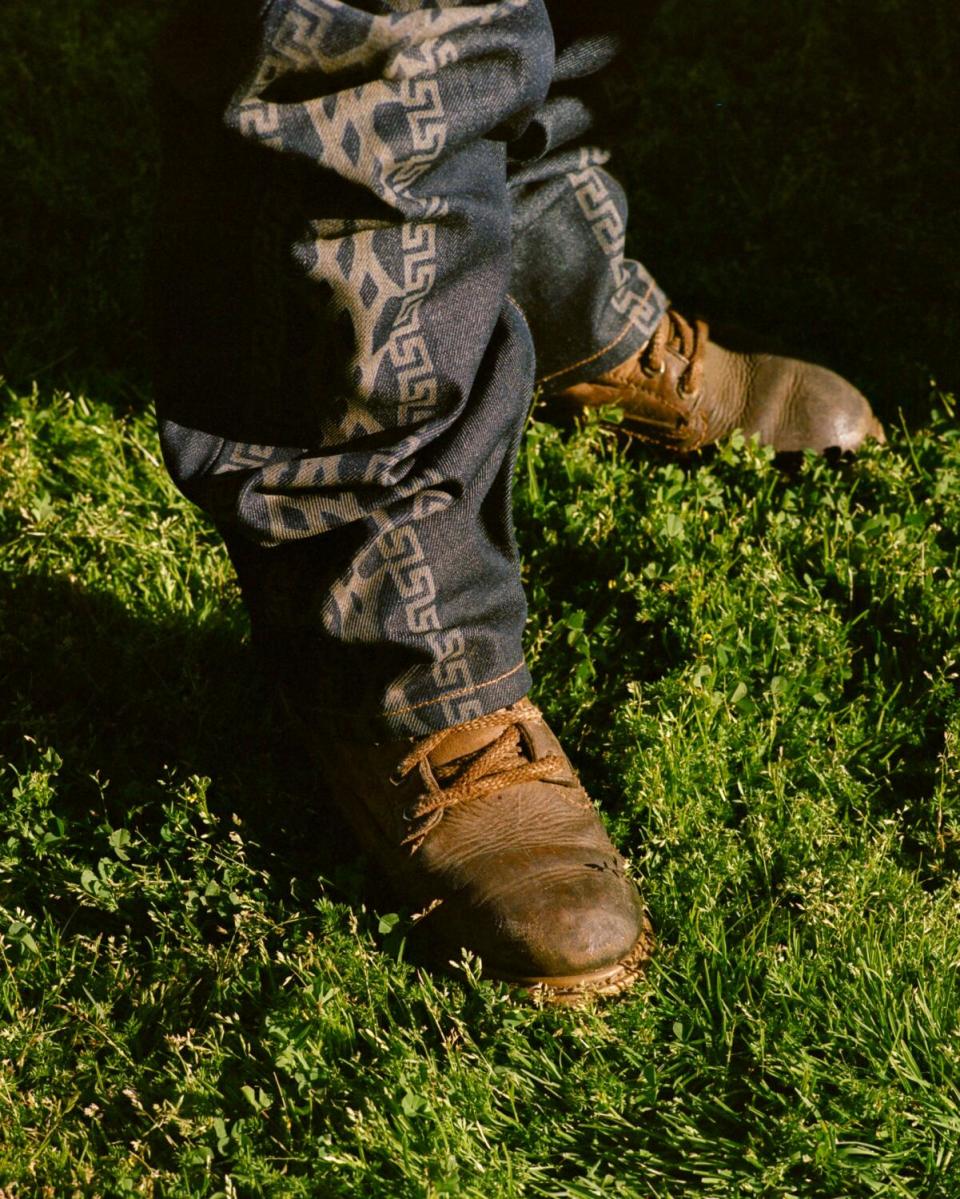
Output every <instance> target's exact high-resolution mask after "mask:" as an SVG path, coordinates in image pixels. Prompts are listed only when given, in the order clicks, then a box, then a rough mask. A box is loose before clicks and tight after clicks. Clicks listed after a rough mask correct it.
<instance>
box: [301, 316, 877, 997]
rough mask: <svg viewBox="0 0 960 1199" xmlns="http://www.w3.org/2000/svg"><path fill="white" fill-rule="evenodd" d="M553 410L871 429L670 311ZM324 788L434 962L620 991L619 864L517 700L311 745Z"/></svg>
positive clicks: (633, 912)
mask: <svg viewBox="0 0 960 1199" xmlns="http://www.w3.org/2000/svg"><path fill="white" fill-rule="evenodd" d="M546 403H547V406H548V408H549V409H551V410H552V411H554V412H555V413H560V412H563V413H566V414H571V413H582V412H583V411H585V410H587V409H589V408H594V407H601V406H607V405H612V406H615V407H618V408H620V409H621V411H622V424H620V425H619V426H618V427H619V428H620V429H621V431H622V432H624V433H626V434H628V435H630V436H633V437H636V438H638V439H641V440H643V441H645V442H649V443H652V444H655V445H657V446H660V447H662V448H665V449H667V450H670V451H674V452H676V453H677V454H688V453H690V452H692V451H694V450H697V449H699V448H700V447H702V446H705V445H707V444H709V443H711V442H714V441H716V440H718V439H719V438H722V437H724V436H726V435H727V434H728V433H730V432H731V431H732V430H733V429H735V428H741V429H742V430H743V431H744V433H745V434H747V435H748V436H750V435H753V434H756V435H758V436H759V438H760V440H761V441H762V442H763V443H765V444H768V445H771V446H773V447H774V449H776V450H778V451H798V450H803V449H813V450H816V451H822V450H825V449H828V448H830V447H838V448H839V449H840V450H843V451H848V452H849V451H855V450H857V449H858V448H859V446H860V445H861V444H862V443H863V442H864V441H865V440H867V439H870V438H873V439H875V440H878V441H883V440H884V435H883V430H882V428H881V426H880V424H879V422H878V421H877V420H876V418H875V417H874V415H873V412H872V411H871V408H870V405H869V404H868V402H867V401H866V399H864V397H863V396H862V395H861V394H860V393H859V392H858V391H857V390H856V389H855V388H853V387H852V386H851V385H850V384H849V383H847V382H845V381H844V380H843V379H841V378H840V377H839V376H837V375H835V374H833V373H832V372H830V371H827V370H824V369H823V368H821V367H818V366H812V365H809V364H807V363H802V362H798V361H795V360H793V359H787V358H780V357H775V356H770V355H759V354H737V353H731V352H730V351H727V350H725V349H722V348H721V347H720V346H718V345H716V344H715V343H714V342H712V341H710V339H709V336H708V330H707V327H706V325H705V324H703V323H702V322H700V321H697V322H694V323H690V322H688V321H686V320H685V319H684V318H683V317H682V316H680V315H679V314H678V313H676V312H674V311H672V310H671V311H669V312H668V313H667V315H666V316H665V317H664V318H663V321H662V322H661V324H660V325H659V327H658V329H657V331H656V333H655V335H654V337H653V338H652V339H651V341H650V342H648V344H647V345H646V346H645V347H644V348H643V349H642V350H640V351H638V352H637V353H636V354H634V355H633V356H632V357H631V358H629V359H628V360H627V361H626V362H624V363H622V364H621V365H619V366H618V367H616V368H615V369H614V370H611V371H609V372H608V373H606V374H603V375H601V376H600V377H599V378H596V379H594V380H592V381H590V382H588V383H582V384H579V385H577V386H575V387H571V388H569V389H568V390H565V391H562V392H560V393H558V394H555V395H552V396H549V397H547V399H546ZM311 748H313V749H314V750H315V751H316V752H317V754H318V757H319V760H320V766H321V768H322V771H323V774H324V778H325V782H326V784H327V786H328V788H329V791H330V794H331V797H332V798H333V799H334V800H335V801H336V803H337V804H338V806H339V807H340V808H341V810H342V812H343V815H344V817H345V818H346V819H347V820H348V821H349V823H350V824H351V825H352V826H353V828H354V831H355V832H356V833H357V835H358V837H359V840H360V842H361V844H362V845H363V846H364V847H365V849H366V850H367V852H368V853H369V854H370V855H371V856H372V857H373V859H374V861H375V862H376V864H377V866H378V867H379V868H380V869H381V870H383V871H384V872H385V873H386V875H387V877H388V878H389V879H390V881H391V882H392V884H393V886H394V887H395V889H396V891H397V894H398V896H399V897H400V898H401V900H402V901H403V902H404V903H405V904H407V905H409V906H411V907H412V908H415V909H418V910H419V915H418V917H417V918H416V921H415V926H414V936H415V937H416V938H417V940H418V941H420V942H421V943H422V946H423V947H424V948H425V949H426V950H427V951H428V952H429V954H430V955H431V956H432V957H433V958H435V959H436V960H437V961H438V962H440V963H443V962H445V961H449V960H450V959H455V958H458V957H459V956H460V951H461V950H462V949H468V950H470V951H472V952H474V953H476V954H478V955H479V956H480V958H481V960H482V963H483V970H484V973H485V974H486V975H487V976H489V977H493V978H498V979H504V980H507V981H510V982H512V983H516V984H518V985H520V986H522V987H524V988H527V989H529V990H531V991H533V992H536V993H538V994H539V995H540V997H541V998H542V999H543V1000H545V1001H547V1002H556V1003H577V1002H582V1001H583V1000H584V999H585V998H587V997H589V996H591V995H612V994H616V993H617V992H619V991H622V990H623V989H624V988H626V987H627V986H629V985H630V983H631V982H632V981H633V980H634V979H635V978H636V977H637V976H638V974H639V973H640V972H641V971H642V970H643V968H644V965H645V964H646V962H647V961H648V960H649V958H650V954H651V952H652V949H653V943H654V941H653V934H652V930H651V927H650V923H649V921H648V919H647V916H646V914H645V911H644V907H643V904H642V902H641V899H640V895H639V893H638V891H637V888H636V886H635V884H634V882H633V881H632V880H631V878H630V877H629V875H628V873H627V868H626V863H625V862H624V860H623V858H622V857H621V856H620V854H619V853H618V852H617V850H616V849H615V848H614V846H613V845H612V844H611V842H610V840H609V838H608V837H607V834H606V832H605V830H604V827H603V825H602V823H601V822H600V819H599V817H598V815H597V813H596V811H595V809H594V807H593V805H592V803H591V801H590V798H589V797H588V795H587V794H586V792H585V791H584V790H583V788H582V787H581V785H580V783H579V781H578V779H577V775H576V773H575V772H574V770H573V768H572V766H571V765H570V762H569V760H568V759H567V757H566V755H565V754H564V752H563V750H562V749H561V747H560V745H559V744H558V742H557V740H556V738H555V737H554V736H553V734H552V733H551V731H550V729H549V728H548V727H547V725H546V724H545V723H544V720H543V717H542V716H541V714H540V712H539V711H538V710H537V708H536V707H535V706H534V705H533V704H532V703H530V702H529V701H528V700H521V701H520V702H519V703H516V704H514V705H512V706H511V707H509V708H504V709H501V710H500V711H498V712H494V713H492V714H490V715H486V716H482V717H479V718H478V719H474V720H470V721H467V722H466V723H463V724H460V725H458V726H456V727H454V728H450V729H446V730H443V731H442V732H438V733H435V734H433V735H431V736H429V737H426V738H425V739H423V740H421V741H419V742H417V741H403V742H387V743H384V744H378V745H368V744H364V745H355V744H350V743H347V742H339V743H337V744H333V745H327V746H325V747H323V748H322V749H319V750H317V749H316V746H312V747H311Z"/></svg>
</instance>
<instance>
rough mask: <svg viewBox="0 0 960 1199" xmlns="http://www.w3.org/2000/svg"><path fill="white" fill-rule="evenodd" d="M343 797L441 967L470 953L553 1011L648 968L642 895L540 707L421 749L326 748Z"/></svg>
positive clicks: (400, 745) (523, 708)
mask: <svg viewBox="0 0 960 1199" xmlns="http://www.w3.org/2000/svg"><path fill="white" fill-rule="evenodd" d="M321 764H322V766H323V770H324V774H325V777H326V780H327V782H328V784H329V786H330V790H331V794H332V797H333V798H334V799H335V800H336V802H337V804H338V805H339V807H340V809H341V810H342V812H343V814H344V815H345V816H346V818H347V819H348V820H349V821H350V823H351V825H352V826H353V828H354V830H355V831H356V833H357V835H358V837H359V839H360V841H361V843H362V844H363V845H364V847H365V848H366V849H367V851H368V852H369V853H370V854H371V855H372V856H373V858H374V859H375V861H376V863H377V865H378V866H379V867H380V868H381V869H382V870H384V871H385V872H386V873H387V875H388V876H389V878H390V880H391V881H392V883H393V885H394V887H395V888H396V890H397V892H398V895H399V896H400V898H401V899H402V900H403V901H404V902H405V903H406V904H409V905H410V906H412V907H417V908H421V909H422V913H421V915H420V916H419V917H417V919H416V923H415V927H414V932H413V936H412V938H411V939H412V940H413V941H414V942H415V947H416V948H417V949H418V950H420V951H421V952H425V953H426V954H428V955H429V957H430V958H431V959H433V960H436V961H437V962H439V963H444V962H447V961H450V960H451V959H454V960H456V959H458V958H459V956H460V951H461V949H464V948H465V949H468V950H472V951H473V952H474V953H476V954H478V955H479V956H480V958H481V961H482V964H483V973H484V975H486V976H488V977H490V978H498V979H504V980H506V981H508V982H511V983H516V984H519V985H521V986H523V987H525V988H528V989H529V990H531V991H533V992H534V993H536V995H537V996H539V997H540V998H541V999H543V1000H544V1001H546V1002H553V1003H576V1002H579V1001H582V1000H583V999H585V998H587V997H589V996H592V995H612V994H616V993H617V992H619V991H622V990H623V989H624V988H625V987H627V986H629V985H630V983H631V982H633V981H634V979H635V978H636V977H637V975H638V974H639V973H640V972H641V971H642V969H643V967H644V965H645V964H646V962H647V961H648V960H649V957H650V954H651V951H652V947H653V936H652V933H651V930H650V925H649V923H648V921H647V918H646V916H645V914H644V910H643V906H642V904H641V901H640V896H639V894H638V893H637V889H636V887H635V886H634V884H633V882H632V881H631V880H630V878H629V877H628V876H627V873H626V863H625V862H624V860H623V858H621V856H620V855H619V854H618V853H617V851H616V850H615V849H614V847H613V845H612V844H611V843H610V839H609V838H608V837H607V834H606V832H605V831H604V828H603V825H602V824H601V823H600V819H599V817H598V815H597V813H596V811H595V809H594V807H593V805H592V803H591V802H590V799H589V797H588V796H587V794H586V792H585V791H584V790H583V788H582V787H581V786H580V783H579V781H578V780H577V776H576V775H575V774H574V771H573V768H572V767H571V765H570V763H569V761H568V760H567V758H566V756H565V755H564V753H563V750H562V749H561V748H560V745H559V744H558V742H557V740H556V738H555V737H554V736H553V734H552V733H551V732H550V730H549V728H548V727H547V725H546V724H545V723H544V720H543V717H542V716H541V714H540V712H539V711H538V710H537V708H535V707H534V705H533V704H532V703H530V702H529V700H521V701H520V702H519V703H516V704H514V705H513V706H512V707H509V708H503V709H501V710H500V711H499V712H494V713H493V714H492V715H489V716H482V717H479V718H478V719H476V720H469V721H467V722H466V723H465V724H460V725H457V726H456V727H455V728H451V729H446V730H444V731H443V732H439V733H435V734H433V735H432V736H429V737H426V738H425V739H424V740H422V741H420V742H414V741H404V742H388V743H386V744H381V745H372V746H371V745H364V746H357V745H350V744H348V743H342V742H341V743H339V744H336V745H330V746H329V747H327V748H325V749H323V750H322V751H321Z"/></svg>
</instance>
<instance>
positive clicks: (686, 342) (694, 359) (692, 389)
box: [639, 308, 709, 400]
mask: <svg viewBox="0 0 960 1199" xmlns="http://www.w3.org/2000/svg"><path fill="white" fill-rule="evenodd" d="M708 333H709V330H708V326H707V323H706V321H701V320H695V321H693V323H692V324H691V322H690V321H688V320H687V319H686V318H685V317H683V316H681V315H680V313H679V312H677V310H676V309H675V308H668V309H667V311H666V313H665V314H664V317H663V320H662V321H661V322H660V324H659V325H657V328H656V330H655V332H654V334H653V336H652V337H651V338H650V340H649V341H648V342H647V344H646V345H645V346H644V348H643V349H642V350H641V351H640V356H639V362H640V369H641V370H642V371H643V372H644V374H646V375H649V376H650V377H651V378H653V377H654V376H656V375H660V374H662V373H663V371H664V369H665V355H666V352H667V350H674V351H675V352H676V353H677V354H679V355H680V357H681V358H685V359H686V360H687V365H686V367H685V368H684V370H683V373H682V374H681V375H680V378H679V380H678V387H679V388H680V392H681V394H682V395H683V396H684V398H686V399H690V400H693V399H696V397H697V396H698V395H699V394H700V388H701V386H702V384H703V355H704V351H705V350H706V348H707V337H708Z"/></svg>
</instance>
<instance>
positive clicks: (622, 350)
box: [536, 288, 669, 392]
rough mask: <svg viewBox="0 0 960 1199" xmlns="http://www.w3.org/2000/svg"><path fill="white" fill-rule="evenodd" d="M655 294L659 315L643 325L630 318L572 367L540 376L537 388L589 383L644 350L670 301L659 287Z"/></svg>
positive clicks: (554, 389) (564, 367) (557, 388)
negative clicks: (609, 338)
mask: <svg viewBox="0 0 960 1199" xmlns="http://www.w3.org/2000/svg"><path fill="white" fill-rule="evenodd" d="M652 294H653V296H654V297H655V298H656V299H657V300H658V301H659V304H658V307H657V311H656V316H655V318H654V319H652V320H651V321H650V322H649V323H648V324H644V325H642V326H639V325H637V324H635V323H634V322H633V321H628V322H627V323H626V324H625V325H624V326H623V328H622V329H621V330H620V332H619V333H618V334H617V335H616V337H614V338H613V339H612V340H611V341H608V342H607V343H606V345H604V346H601V347H600V348H599V349H597V350H595V351H594V352H593V353H591V354H588V355H586V356H585V357H583V358H581V359H579V360H578V361H577V362H572V363H570V365H569V366H563V367H561V368H560V369H559V370H555V371H551V372H550V373H549V374H547V375H542V376H541V377H540V378H538V379H537V382H536V385H537V387H539V388H541V389H542V390H543V391H546V392H552V391H562V390H564V389H565V388H567V387H575V386H576V385H577V384H578V383H589V382H590V381H591V380H593V379H596V378H598V377H599V376H600V375H603V374H606V372H607V371H612V370H613V369H614V368H615V367H618V366H620V365H622V364H623V363H624V362H626V361H627V359H628V358H630V357H632V356H633V355H634V354H635V353H637V351H638V350H642V349H643V347H644V346H645V345H646V344H647V342H648V341H649V340H650V338H651V337H652V336H653V334H654V332H655V331H656V328H657V325H659V324H660V321H661V320H662V319H663V316H664V313H665V312H666V311H667V307H668V304H669V301H668V300H667V298H666V296H665V295H664V294H663V293H662V292H661V291H660V290H659V288H656V289H654V290H653V292H652Z"/></svg>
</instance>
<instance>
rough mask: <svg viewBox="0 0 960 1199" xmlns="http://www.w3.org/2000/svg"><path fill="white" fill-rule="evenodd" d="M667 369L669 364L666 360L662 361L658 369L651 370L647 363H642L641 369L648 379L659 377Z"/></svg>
mask: <svg viewBox="0 0 960 1199" xmlns="http://www.w3.org/2000/svg"><path fill="white" fill-rule="evenodd" d="M666 369H667V364H666V363H665V362H661V363H660V365H659V366H658V367H657V369H656V370H651V369H650V367H649V366H647V365H646V363H643V362H641V363H640V370H641V372H642V373H643V374H644V375H645V376H646V377H647V378H648V379H659V378H660V376H661V375H662V374H663V373H664V371H666Z"/></svg>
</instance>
